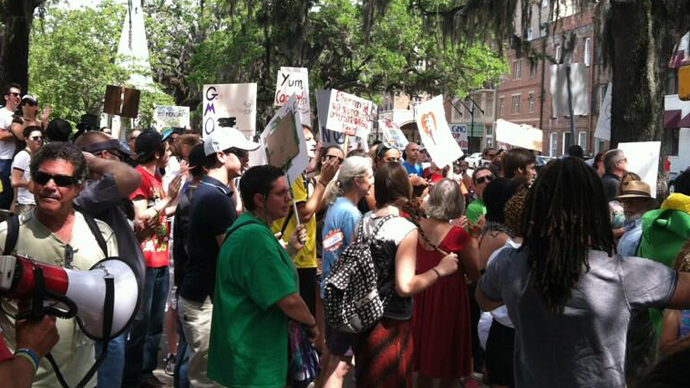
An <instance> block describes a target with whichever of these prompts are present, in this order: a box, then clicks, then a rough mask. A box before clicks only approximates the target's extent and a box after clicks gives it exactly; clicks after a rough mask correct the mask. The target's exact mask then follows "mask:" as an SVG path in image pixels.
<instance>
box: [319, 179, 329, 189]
mask: <svg viewBox="0 0 690 388" xmlns="http://www.w3.org/2000/svg"><path fill="white" fill-rule="evenodd" d="M319 183H320V184H322V185H323V187H328V183H323V181H322V180H321V179H319Z"/></svg>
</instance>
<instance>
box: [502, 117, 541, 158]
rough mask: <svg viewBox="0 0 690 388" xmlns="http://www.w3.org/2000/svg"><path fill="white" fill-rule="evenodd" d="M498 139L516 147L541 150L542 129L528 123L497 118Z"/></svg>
mask: <svg viewBox="0 0 690 388" xmlns="http://www.w3.org/2000/svg"><path fill="white" fill-rule="evenodd" d="M496 141H497V142H500V143H505V144H510V145H511V146H514V147H521V148H526V149H528V150H535V151H539V152H541V150H542V143H543V133H542V130H541V129H539V128H536V127H533V126H531V125H527V124H515V123H511V122H510V121H506V120H503V119H498V120H496Z"/></svg>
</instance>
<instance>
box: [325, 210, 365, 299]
mask: <svg viewBox="0 0 690 388" xmlns="http://www.w3.org/2000/svg"><path fill="white" fill-rule="evenodd" d="M361 217H362V214H361V213H360V212H359V210H358V209H357V206H355V205H354V204H353V203H352V202H350V200H349V199H347V198H344V197H338V199H336V200H335V203H333V205H331V207H330V208H329V209H328V212H327V213H326V218H325V219H324V221H323V234H322V236H323V252H322V257H323V275H322V278H325V277H326V275H328V272H329V271H330V270H331V266H332V265H333V263H335V261H336V260H337V259H338V257H339V256H340V254H341V253H342V252H343V251H344V250H345V248H347V246H348V245H350V242H352V235H353V234H354V233H355V228H356V227H357V223H358V222H359V219H360V218H361ZM324 284H325V283H324V282H321V297H322V298H323V297H324V295H323V290H324Z"/></svg>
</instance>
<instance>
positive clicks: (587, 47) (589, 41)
mask: <svg viewBox="0 0 690 388" xmlns="http://www.w3.org/2000/svg"><path fill="white" fill-rule="evenodd" d="M591 56H592V39H591V38H587V39H585V66H587V67H589V65H590V64H591V63H592V60H591V59H590V57H591Z"/></svg>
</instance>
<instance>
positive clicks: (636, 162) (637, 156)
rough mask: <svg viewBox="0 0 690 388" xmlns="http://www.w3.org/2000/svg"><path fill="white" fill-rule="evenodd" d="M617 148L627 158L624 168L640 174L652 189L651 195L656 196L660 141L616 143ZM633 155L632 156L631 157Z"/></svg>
mask: <svg viewBox="0 0 690 388" xmlns="http://www.w3.org/2000/svg"><path fill="white" fill-rule="evenodd" d="M618 149H619V150H621V151H623V155H625V156H626V157H627V158H628V167H627V168H626V170H628V171H632V172H634V173H636V174H637V175H639V176H640V179H642V182H645V183H647V184H648V185H649V187H650V188H651V189H652V197H656V184H657V175H658V173H659V152H660V151H661V142H660V141H643V142H636V143H618ZM631 156H634V157H631Z"/></svg>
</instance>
